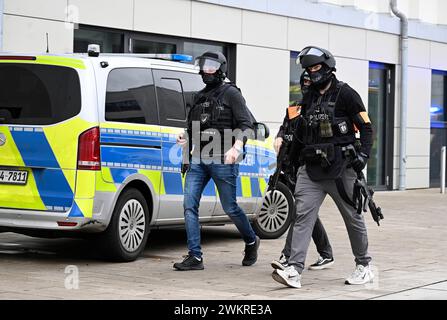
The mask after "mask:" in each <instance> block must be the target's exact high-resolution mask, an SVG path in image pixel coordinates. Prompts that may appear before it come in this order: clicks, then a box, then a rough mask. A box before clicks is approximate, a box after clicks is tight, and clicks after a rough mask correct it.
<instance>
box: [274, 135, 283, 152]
mask: <svg viewBox="0 0 447 320" xmlns="http://www.w3.org/2000/svg"><path fill="white" fill-rule="evenodd" d="M282 142H283V138H281V137H278V138H276V139H275V142H273V148H274V149H275V152H276V154H278V152H279V149H280V148H281V145H282Z"/></svg>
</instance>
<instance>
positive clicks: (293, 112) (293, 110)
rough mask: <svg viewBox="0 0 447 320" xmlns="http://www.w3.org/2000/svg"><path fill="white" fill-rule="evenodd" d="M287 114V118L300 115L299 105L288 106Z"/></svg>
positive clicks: (290, 118)
mask: <svg viewBox="0 0 447 320" xmlns="http://www.w3.org/2000/svg"><path fill="white" fill-rule="evenodd" d="M287 115H288V117H289V120H292V119H294V118H296V117H299V116H300V115H301V106H300V105H297V106H291V107H288V108H287Z"/></svg>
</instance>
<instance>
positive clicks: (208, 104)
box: [188, 84, 234, 157]
mask: <svg viewBox="0 0 447 320" xmlns="http://www.w3.org/2000/svg"><path fill="white" fill-rule="evenodd" d="M231 86H232V85H231V84H223V85H221V86H219V87H217V88H215V89H212V90H210V91H209V92H205V93H202V92H199V93H198V95H197V96H196V97H195V99H194V105H193V106H192V108H191V110H190V111H189V116H188V120H189V123H188V127H189V129H191V128H192V122H193V121H197V123H199V125H200V137H201V138H202V137H203V139H201V140H205V141H201V142H200V150H203V147H204V146H206V145H207V144H208V143H209V142H210V141H211V139H213V138H212V137H214V136H216V135H217V132H218V133H219V134H220V138H221V152H220V154H215V153H214V154H211V155H209V156H210V157H211V156H213V157H214V156H220V157H222V156H223V155H224V154H225V152H226V151H227V150H226V149H228V146H225V145H224V143H225V141H224V130H225V129H234V121H233V112H232V110H231V108H230V107H229V106H227V105H224V104H223V103H222V101H221V97H222V96H223V95H224V93H225V92H226V91H227V90H228V89H229V88H230V87H231ZM193 143H194V141H193ZM233 143H234V138H233V139H232V141H231V145H230V146H229V147H231V146H232V145H233ZM213 151H214V152H215V150H213Z"/></svg>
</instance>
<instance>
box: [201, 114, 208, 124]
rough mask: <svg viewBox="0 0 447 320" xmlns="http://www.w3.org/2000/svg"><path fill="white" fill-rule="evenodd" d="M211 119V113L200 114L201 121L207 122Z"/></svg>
mask: <svg viewBox="0 0 447 320" xmlns="http://www.w3.org/2000/svg"><path fill="white" fill-rule="evenodd" d="M209 120H210V114H209V113H202V114H201V115H200V123H202V124H203V123H207V122H208V121H209Z"/></svg>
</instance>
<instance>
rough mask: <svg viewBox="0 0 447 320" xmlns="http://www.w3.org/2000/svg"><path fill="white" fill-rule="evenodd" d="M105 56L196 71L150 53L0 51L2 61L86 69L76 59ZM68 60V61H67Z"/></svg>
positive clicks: (186, 64) (192, 66)
mask: <svg viewBox="0 0 447 320" xmlns="http://www.w3.org/2000/svg"><path fill="white" fill-rule="evenodd" d="M104 58H107V60H108V61H109V62H110V61H113V60H115V61H116V62H118V61H119V62H123V63H126V64H128V63H131V62H132V61H135V59H137V60H138V61H139V62H141V61H145V62H149V64H150V65H154V66H155V65H156V66H166V67H175V68H181V69H185V70H188V71H194V70H196V68H195V67H194V65H192V64H188V63H184V62H177V61H169V60H163V59H159V58H149V57H148V55H146V56H145V55H139V54H129V53H113V54H111V53H102V54H100V55H99V56H98V57H91V56H89V55H88V54H87V53H68V54H50V53H15V52H14V53H9V52H1V53H0V61H3V62H4V60H8V61H11V62H30V63H32V61H35V62H36V63H42V64H44V63H45V62H48V63H49V64H56V65H62V66H63V65H65V66H71V67H75V68H81V69H84V68H85V67H84V66H82V67H80V66H79V64H77V63H76V61H78V62H80V64H81V65H83V63H82V60H93V61H96V60H101V61H103V60H104ZM65 62H67V63H65Z"/></svg>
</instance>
